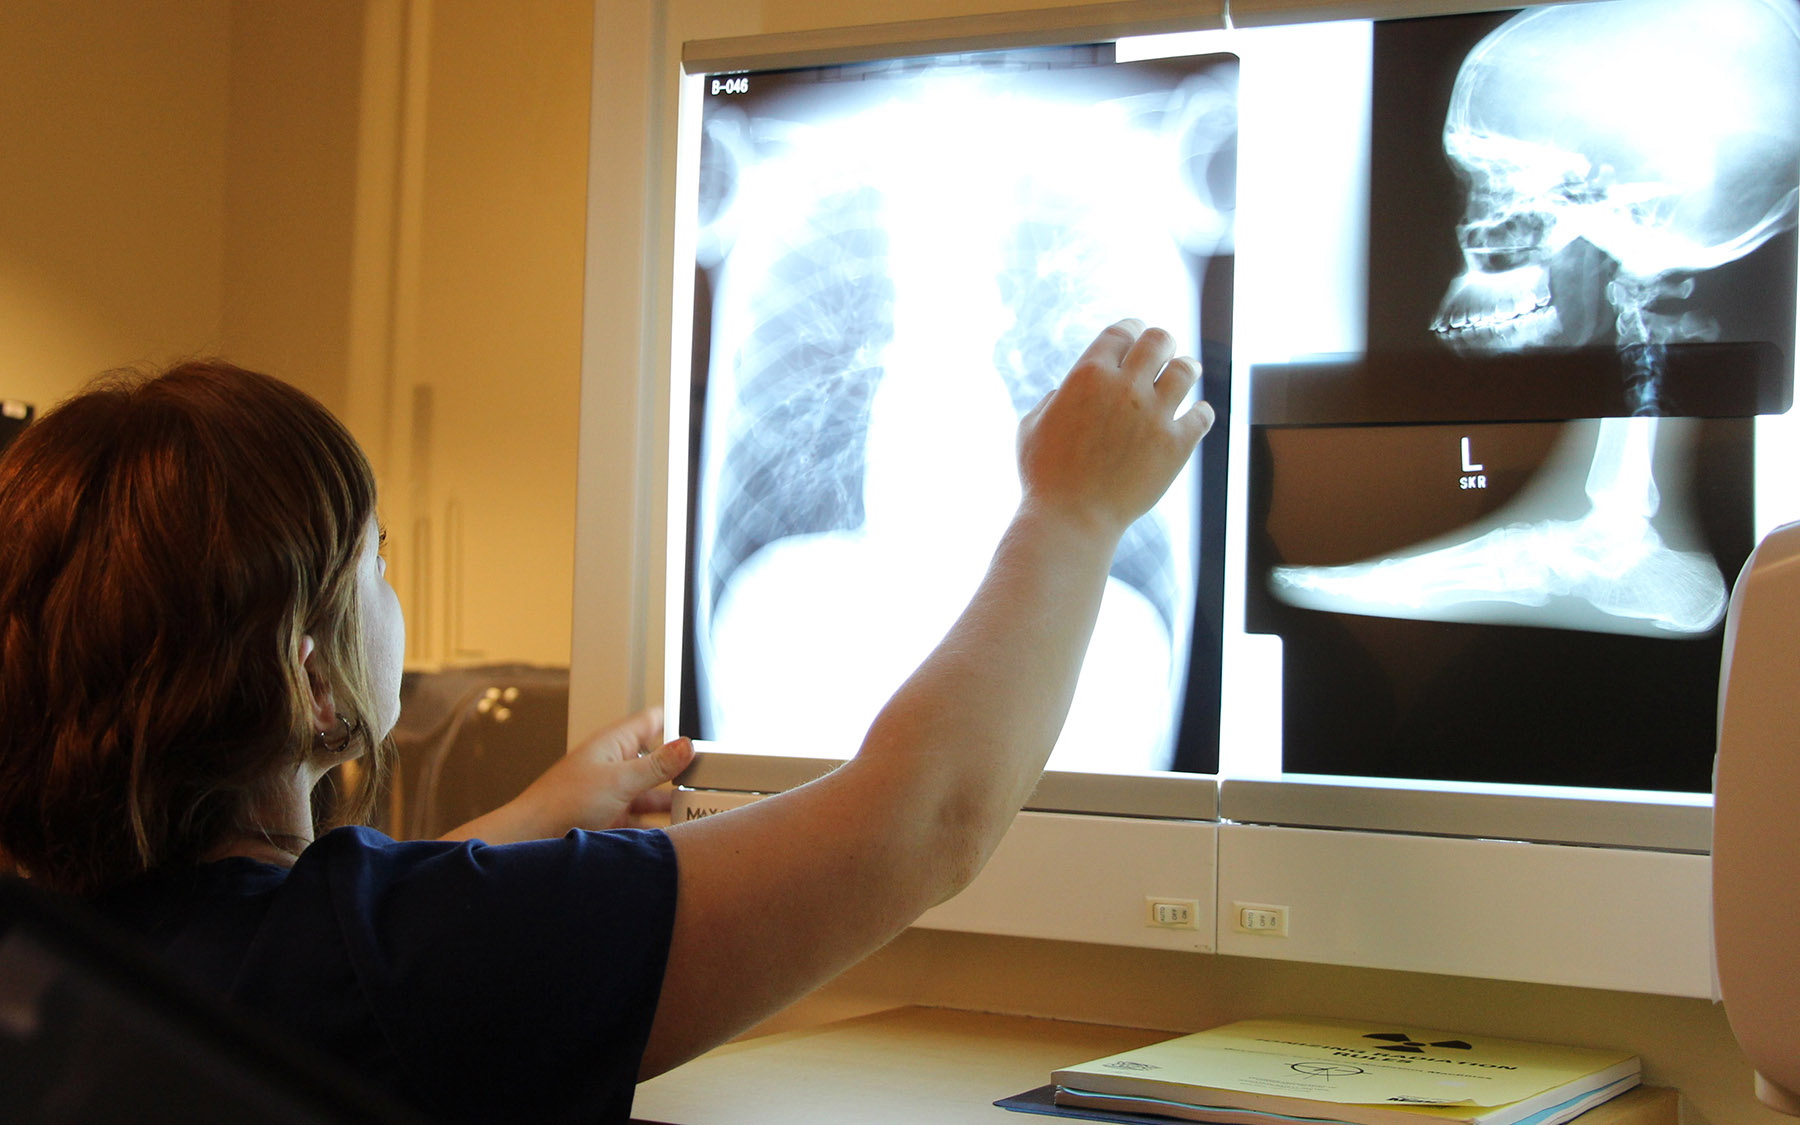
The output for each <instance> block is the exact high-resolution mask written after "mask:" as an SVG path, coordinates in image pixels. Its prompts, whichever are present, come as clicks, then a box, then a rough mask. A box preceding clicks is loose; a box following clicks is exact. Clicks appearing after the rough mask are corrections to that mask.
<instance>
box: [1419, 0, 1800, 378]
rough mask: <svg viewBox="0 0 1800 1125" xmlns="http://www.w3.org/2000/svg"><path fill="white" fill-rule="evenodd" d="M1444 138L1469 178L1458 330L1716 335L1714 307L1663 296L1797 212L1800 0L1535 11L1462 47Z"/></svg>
mask: <svg viewBox="0 0 1800 1125" xmlns="http://www.w3.org/2000/svg"><path fill="white" fill-rule="evenodd" d="M1444 151H1445V153H1446V155H1447V156H1448V157H1449V159H1450V160H1451V162H1452V163H1453V164H1454V165H1455V166H1456V169H1457V171H1458V173H1459V175H1460V176H1461V178H1462V179H1463V181H1464V183H1465V184H1466V185H1467V188H1468V212H1467V215H1466V218H1465V220H1464V222H1463V224H1462V226H1461V227H1460V228H1459V231H1458V234H1459V238H1460V241H1461V244H1462V247H1463V255H1464V259H1465V262H1466V270H1465V272H1464V273H1463V275H1462V276H1461V277H1460V278H1458V279H1457V280H1456V282H1455V283H1454V284H1453V285H1452V286H1451V288H1450V291H1449V293H1448V294H1446V296H1445V298H1444V302H1443V306H1442V308H1441V310H1440V313H1439V316H1438V319H1437V322H1436V324H1435V325H1434V327H1435V328H1436V330H1437V331H1438V332H1439V333H1441V334H1442V335H1443V336H1444V338H1445V339H1446V341H1447V342H1449V343H1451V344H1453V345H1454V346H1457V347H1460V348H1468V349H1475V350H1511V349H1515V348H1524V347H1533V346H1539V345H1547V344H1584V343H1590V342H1594V341H1603V340H1606V339H1609V338H1613V339H1617V340H1618V341H1619V342H1620V343H1621V344H1634V343H1640V344H1657V343H1668V342H1672V341H1681V340H1692V339H1706V338H1709V337H1710V336H1711V335H1712V332H1713V329H1712V326H1711V321H1710V318H1709V317H1708V315H1707V314H1706V313H1705V311H1704V310H1695V309H1691V308H1682V309H1678V310H1675V311H1672V310H1669V309H1666V308H1664V307H1662V306H1663V305H1669V304H1675V305H1679V304H1680V303H1681V302H1682V301H1683V299H1685V298H1686V297H1687V296H1689V295H1690V294H1691V286H1689V285H1687V284H1686V283H1687V282H1688V281H1690V280H1691V275H1693V274H1695V273H1698V272H1702V271H1705V270H1710V269H1713V268H1715V267H1717V266H1720V265H1723V264H1725V263H1727V262H1731V261H1734V260H1736V259H1738V258H1740V257H1742V256H1744V255H1745V254H1748V253H1750V252H1751V251H1753V250H1755V249H1756V248H1757V247H1759V246H1761V245H1762V244H1763V243H1764V242H1765V241H1767V240H1768V239H1769V238H1770V237H1772V236H1773V235H1775V234H1777V233H1779V232H1781V231H1783V230H1785V229H1787V228H1788V227H1790V226H1792V225H1793V222H1794V212H1795V195H1796V174H1795V167H1796V160H1797V159H1800V26H1797V18H1796V14H1795V9H1794V7H1793V5H1792V3H1791V0H1633V2H1623V3H1595V4H1572V5H1566V6H1562V7H1554V8H1539V9H1533V10H1531V11H1527V12H1524V13H1521V14H1520V15H1518V16H1515V17H1513V18H1512V19H1510V20H1508V21H1507V22H1506V23H1505V24H1503V25H1501V27H1499V28H1498V29H1496V30H1495V31H1494V32H1493V33H1492V34H1490V35H1489V36H1487V37H1486V38H1485V39H1483V40H1482V41H1481V43H1480V44H1479V45H1477V46H1476V47H1475V49H1474V50H1473V51H1471V52H1470V53H1469V55H1468V57H1467V59H1465V60H1464V62H1463V65H1462V68H1461V70H1460V71H1459V73H1458V75H1457V79H1456V85H1455V88H1454V90H1453V92H1452V95H1451V103H1450V109H1449V112H1448V114H1447V115H1446V119H1445V122H1444ZM1654 302H1661V304H1660V305H1659V306H1658V308H1656V309H1652V308H1650V307H1649V306H1650V305H1651V304H1652V303H1654ZM1608 313H1610V314H1611V315H1610V316H1608V315H1607V314H1608Z"/></svg>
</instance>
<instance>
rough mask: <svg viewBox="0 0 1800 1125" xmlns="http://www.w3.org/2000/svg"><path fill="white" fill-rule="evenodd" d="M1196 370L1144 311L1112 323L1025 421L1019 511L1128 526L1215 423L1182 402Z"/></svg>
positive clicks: (1098, 525)
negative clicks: (1144, 318) (1146, 321)
mask: <svg viewBox="0 0 1800 1125" xmlns="http://www.w3.org/2000/svg"><path fill="white" fill-rule="evenodd" d="M1199 379H1200V364H1199V363H1198V362H1197V361H1196V360H1194V359H1193V358H1192V357H1191V356H1177V355H1176V354H1175V340H1174V338H1173V337H1171V336H1170V335H1169V334H1168V333H1167V332H1165V331H1163V330H1162V329H1160V328H1145V327H1144V323H1143V321H1140V320H1122V321H1119V322H1118V323H1117V324H1114V325H1111V326H1109V327H1108V328H1107V329H1106V330H1105V331H1103V332H1101V333H1100V335H1099V336H1098V337H1096V338H1095V339H1094V342H1093V343H1092V344H1090V345H1088V348H1087V351H1086V352H1084V353H1083V354H1082V356H1081V358H1080V359H1078V360H1077V361H1076V362H1075V366H1074V367H1073V368H1071V369H1070V371H1069V374H1068V377H1067V378H1066V379H1064V380H1063V381H1062V383H1061V384H1060V385H1058V386H1057V388H1056V389H1055V390H1053V391H1051V392H1050V393H1049V394H1047V395H1045V396H1044V400H1043V401H1042V402H1040V403H1038V405H1037V407H1036V408H1035V409H1034V410H1032V411H1031V413H1030V414H1027V415H1026V416H1025V418H1024V420H1023V421H1022V422H1021V423H1020V425H1019V475H1020V478H1021V481H1022V483H1023V486H1024V503H1023V505H1022V510H1024V511H1035V512H1041V511H1045V510H1050V511H1057V512H1060V513H1063V514H1065V515H1068V516H1072V517H1074V518H1076V519H1077V520H1078V521H1080V522H1081V523H1083V524H1084V525H1086V526H1088V527H1091V528H1094V529H1097V530H1100V531H1101V532H1103V533H1105V534H1108V535H1113V536H1117V535H1120V534H1123V533H1124V531H1125V528H1126V526H1127V525H1128V524H1130V523H1131V522H1132V521H1133V520H1135V519H1137V518H1138V517H1139V516H1141V515H1143V514H1144V512H1146V511H1147V510H1149V508H1150V506H1151V505H1153V504H1155V503H1156V501H1157V499H1158V498H1159V497H1160V496H1162V494H1163V493H1164V492H1165V491H1167V490H1168V487H1169V485H1170V483H1171V482H1172V481H1174V479H1175V476H1176V474H1178V473H1179V472H1181V469H1182V466H1183V465H1185V464H1187V461H1188V458H1189V457H1190V456H1192V454H1193V452H1194V446H1195V445H1196V444H1197V443H1198V442H1199V441H1200V438H1201V437H1202V436H1203V435H1204V434H1205V433H1206V431H1207V430H1209V429H1210V428H1212V424H1213V409H1212V406H1211V405H1209V404H1208V403H1207V402H1205V401H1204V400H1196V401H1195V402H1194V403H1192V404H1191V405H1190V406H1189V407H1188V408H1187V409H1186V410H1181V409H1180V408H1181V405H1182V403H1183V402H1185V401H1186V400H1187V397H1188V394H1189V392H1190V391H1192V390H1193V389H1194V384H1195V383H1197V382H1198V381H1199Z"/></svg>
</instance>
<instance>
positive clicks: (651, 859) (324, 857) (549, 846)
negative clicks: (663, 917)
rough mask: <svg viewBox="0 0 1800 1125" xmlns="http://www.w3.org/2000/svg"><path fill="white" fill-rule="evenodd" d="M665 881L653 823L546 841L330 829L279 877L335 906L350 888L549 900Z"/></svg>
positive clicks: (670, 887) (666, 849) (626, 893)
mask: <svg viewBox="0 0 1800 1125" xmlns="http://www.w3.org/2000/svg"><path fill="white" fill-rule="evenodd" d="M674 881H675V850H674V847H673V846H672V845H671V844H670V843H669V839H668V837H667V836H666V835H665V834H664V833H663V832H661V831H659V830H655V829H626V830H618V831H612V832H586V831H581V830H579V829H578V830H575V831H572V832H570V833H568V834H567V835H565V836H561V837H557V838H554V839H547V840H531V841H526V842H522V843H513V844H487V843H484V842H483V841H481V840H395V839H393V838H392V837H390V836H387V835H386V834H384V833H382V832H380V831H377V830H376V829H373V828H366V827H349V828H339V829H335V830H333V831H331V832H328V833H326V834H325V835H324V836H322V837H320V838H319V839H318V840H317V841H316V842H315V843H314V844H313V845H312V846H311V847H309V848H307V849H306V851H305V852H303V853H302V854H301V856H300V859H299V861H298V862H297V863H296V864H295V865H294V870H293V873H292V875H291V876H290V878H289V883H290V884H293V887H292V888H291V889H295V890H298V889H299V888H300V887H301V886H308V885H313V884H318V885H320V886H321V888H322V889H323V888H329V889H330V893H332V895H333V897H334V898H337V899H338V900H339V902H340V904H342V903H343V901H344V898H343V896H345V895H352V896H355V897H359V898H369V899H382V900H385V901H389V902H407V901H412V900H419V901H420V902H421V904H424V903H429V902H431V901H433V900H439V899H445V898H448V899H449V900H450V901H452V902H455V903H458V904H468V903H471V902H482V901H487V902H491V903H493V904H494V905H495V906H496V907H500V906H505V905H508V904H523V903H526V902H538V903H542V902H544V901H546V900H549V901H556V900H558V899H561V898H565V897H567V896H568V894H569V892H571V891H575V890H581V891H583V892H592V891H596V890H598V891H602V892H603V893H605V894H606V895H607V896H608V897H610V898H612V899H613V900H614V901H619V900H621V899H632V898H644V899H648V900H652V901H660V900H664V899H666V900H668V901H670V902H672V901H673V896H674ZM646 905H648V903H647V904H646Z"/></svg>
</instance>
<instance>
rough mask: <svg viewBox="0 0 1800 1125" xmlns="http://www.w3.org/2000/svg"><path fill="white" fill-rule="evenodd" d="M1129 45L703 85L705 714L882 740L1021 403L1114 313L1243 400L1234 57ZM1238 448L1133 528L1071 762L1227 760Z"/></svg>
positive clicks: (982, 563)
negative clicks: (1135, 320)
mask: <svg viewBox="0 0 1800 1125" xmlns="http://www.w3.org/2000/svg"><path fill="white" fill-rule="evenodd" d="M1110 50H1111V49H1110V47H1082V48H1064V49H1056V50H1043V51H1027V52H1009V53H1004V54H984V55H971V56H959V57H954V58H940V59H928V60H902V61H897V62H894V61H891V62H887V63H881V64H869V65H862V66H845V67H827V68H814V69H806V70H798V71H788V72H780V73H757V74H748V75H743V76H716V77H709V78H708V79H707V80H706V81H707V83H708V88H707V91H706V98H705V108H704V133H703V137H704V139H703V142H702V151H701V153H700V158H699V176H698V183H699V197H700V198H699V210H700V214H699V223H698V234H697V240H696V241H697V263H696V286H695V313H694V322H695V337H694V350H693V367H694V375H695V378H694V388H695V389H694V399H693V404H692V422H693V429H694V434H693V440H692V462H691V467H690V476H689V480H690V488H691V489H692V490H693V493H694V497H693V502H692V503H691V505H690V509H691V511H690V516H691V522H692V526H691V527H690V529H689V536H688V549H689V570H688V574H689V584H690V591H689V611H688V612H689V643H688V645H687V646H686V651H687V653H688V655H689V658H690V660H691V666H690V667H689V668H687V669H686V670H685V672H684V677H683V679H684V692H683V696H684V698H683V712H684V714H683V728H682V729H683V730H684V731H691V732H694V733H697V734H698V735H699V736H700V737H703V738H709V739H717V740H721V741H725V742H729V743H730V744H731V745H732V746H733V747H734V748H741V749H750V750H757V751H765V752H769V751H773V752H788V753H817V752H825V753H828V754H835V755H840V756H847V755H849V754H852V753H854V752H855V750H856V748H857V746H858V745H859V744H860V742H861V740H862V736H863V734H864V732H865V731H866V730H867V727H868V725H869V723H870V721H871V720H872V719H873V718H874V716H875V714H876V712H877V711H878V710H879V708H880V706H881V705H882V703H883V702H885V700H886V699H887V698H888V696H889V695H891V694H892V693H893V691H894V690H895V689H896V688H897V687H898V686H899V685H900V684H901V683H902V682H903V681H904V679H905V678H906V677H907V676H908V675H909V674H910V673H911V672H912V670H913V669H914V668H915V667H916V666H917V665H918V663H919V662H920V661H921V660H922V659H923V658H924V657H925V655H926V654H927V653H928V652H929V651H930V649H931V647H932V646H933V645H934V644H935V643H936V642H937V641H938V640H939V639H940V638H941V637H942V636H943V634H944V633H945V631H946V630H947V629H948V628H949V626H950V625H951V623H952V622H953V621H954V620H955V618H956V616H957V615H958V614H959V613H960V611H961V610H962V608H963V607H964V605H965V604H966V603H967V601H968V599H969V597H970V595H971V594H972V593H973V592H974V590H975V586H976V584H977V582H978V581H979V580H980V578H981V576H982V574H983V572H984V571H985V569H986V566H987V563H988V560H989V558H990V557H991V555H992V552H993V549H994V547H995V545H996V543H997V541H998V538H999V535H1000V533H1001V531H1002V530H1003V528H1004V527H1005V525H1006V523H1007V520H1008V518H1009V517H1010V515H1011V513H1012V510H1013V508H1014V506H1015V505H1016V503H1017V500H1018V495H1019V493H1018V479H1017V470H1016V468H1015V464H1014V441H1015V432H1016V429H1017V424H1018V420H1019V418H1020V417H1022V416H1023V415H1024V414H1025V413H1026V412H1027V411H1029V410H1030V409H1031V408H1032V407H1033V406H1035V405H1036V404H1037V402H1038V401H1039V400H1040V399H1041V398H1042V397H1043V395H1044V394H1045V393H1046V392H1047V391H1049V390H1050V389H1051V388H1052V387H1054V386H1055V385H1056V383H1057V382H1058V381H1059V380H1060V379H1061V377H1062V376H1063V374H1064V373H1065V372H1066V371H1067V368H1068V366H1069V364H1070V363H1071V362H1072V361H1073V360H1074V359H1075V357H1076V356H1077V355H1079V354H1080V352H1081V350H1082V349H1083V348H1084V347H1085V346H1086V344H1087V343H1088V341H1089V340H1090V339H1091V338H1092V337H1093V336H1094V334H1095V333H1097V332H1098V331H1099V330H1100V329H1101V328H1103V327H1105V326H1106V325H1107V324H1108V323H1110V322H1112V321H1114V320H1116V319H1118V318H1119V317H1122V316H1126V315H1132V316H1138V317H1141V318H1143V319H1145V320H1147V321H1150V322H1152V323H1156V324H1161V325H1163V326H1165V327H1167V328H1168V329H1169V330H1170V331H1171V332H1172V333H1174V335H1175V336H1176V338H1177V340H1178V344H1179V346H1180V347H1181V348H1182V350H1184V351H1187V352H1191V353H1193V354H1196V355H1201V356H1203V358H1207V359H1209V360H1210V359H1211V358H1215V357H1216V358H1218V359H1219V360H1220V362H1218V363H1217V364H1216V365H1214V364H1212V363H1210V362H1209V364H1208V367H1209V370H1208V372H1207V375H1206V382H1205V384H1204V390H1205V393H1206V395H1207V397H1208V398H1209V399H1211V400H1213V403H1214V406H1215V408H1218V409H1220V410H1221V411H1223V409H1224V408H1225V407H1226V406H1228V395H1227V393H1226V392H1227V384H1226V382H1225V374H1226V372H1227V370H1228V368H1229V362H1228V360H1226V359H1225V358H1224V357H1225V352H1224V349H1225V348H1226V347H1227V345H1228V341H1229V334H1230V284H1229V280H1230V262H1231V253H1232V216H1233V207H1234V200H1233V191H1234V187H1235V173H1234V158H1235V143H1236V105H1235V95H1236V82H1235V77H1236V71H1235V60H1233V59H1231V58H1229V57H1221V56H1212V57H1206V58H1185V59H1175V60H1159V61H1155V62H1141V63H1127V64H1114V63H1112V62H1111V61H1110ZM1221 432H1222V428H1221ZM1219 444H1220V446H1221V447H1222V446H1223V443H1222V442H1221V443H1219ZM1208 456H1211V457H1215V458H1222V457H1223V449H1222V448H1221V449H1219V450H1218V451H1217V452H1216V453H1214V454H1209V455H1208ZM1217 463H1218V465H1219V466H1220V469H1219V470H1218V471H1216V472H1215V471H1209V469H1208V467H1207V466H1208V464H1209V462H1203V461H1201V460H1197V461H1196V463H1195V464H1194V465H1192V466H1190V467H1189V469H1188V470H1187V471H1186V472H1184V474H1183V475H1182V477H1181V478H1180V479H1179V480H1178V481H1177V483H1176V484H1175V486H1174V487H1173V488H1172V489H1171V490H1170V491H1169V493H1168V495H1167V497H1166V498H1165V499H1164V500H1163V501H1162V502H1161V503H1160V504H1159V505H1158V506H1157V507H1156V508H1155V509H1154V510H1153V511H1152V512H1151V513H1150V514H1148V515H1147V516H1145V517H1144V518H1143V519H1141V520H1140V521H1138V523H1137V524H1135V525H1134V526H1133V527H1132V528H1131V529H1130V531H1129V533H1128V534H1127V536H1126V538H1125V541H1124V543H1123V545H1122V546H1121V548H1120V550H1119V553H1118V556H1117V557H1116V559H1115V561H1114V564H1113V567H1112V571H1111V577H1110V579H1109V582H1108V585H1107V590H1106V593H1105V596H1104V601H1103V604H1102V608H1101V614H1100V620H1099V624H1098V626H1097V628H1096V630H1095V634H1094V639H1093V642H1092V645H1091V647H1090V650H1089V654H1088V660H1087V663H1086V665H1085V666H1084V668H1083V672H1082V676H1081V680H1080V684H1079V687H1078V689H1077V694H1076V699H1075V702H1074V705H1073V710H1072V713H1071V715H1070V718H1069V721H1068V723H1067V724H1066V725H1065V730H1064V735H1063V738H1062V741H1061V742H1060V743H1059V745H1058V748H1057V751H1056V754H1055V756H1054V757H1053V758H1052V761H1051V764H1052V766H1053V767H1055V768H1062V769H1075V770H1090V771H1105V772H1118V771H1143V770H1161V769H1168V768H1171V767H1175V766H1179V767H1180V768H1183V769H1189V770H1198V771H1202V772H1210V771H1211V770H1213V769H1215V768H1216V761H1217V757H1216V755H1217V748H1216V729H1217V711H1218V699H1217V697H1218V687H1217V673H1216V665H1217V659H1218V656H1217V654H1218V648H1219V633H1218V629H1219V609H1218V607H1219V601H1220V597H1221V595H1220V593H1219V589H1218V579H1217V576H1216V575H1217V571H1218V570H1219V567H1218V566H1217V565H1216V563H1215V565H1213V566H1212V567H1211V568H1210V570H1211V575H1210V577H1209V578H1205V579H1203V578H1202V577H1201V566H1200V559H1201V557H1202V555H1203V554H1204V553H1206V552H1211V554H1212V557H1213V558H1214V559H1215V560H1216V559H1217V558H1218V557H1219V554H1220V553H1221V552H1222V545H1221V540H1222V535H1223V530H1222V520H1223V515H1222V509H1223V499H1222V497H1223V491H1222V490H1223V483H1224V482H1223V471H1222V466H1223V463H1224V462H1223V460H1222V459H1221V460H1218V462H1217ZM1196 665H1197V666H1199V667H1201V668H1203V669H1205V672H1204V674H1201V675H1198V676H1195V677H1194V681H1195V684H1196V685H1197V690H1196V692H1194V693H1190V692H1189V690H1188V688H1189V680H1190V669H1191V668H1192V667H1194V666H1196ZM1209 690H1210V699H1208V698H1207V692H1208V691H1209ZM1190 694H1193V695H1195V696H1196V698H1192V699H1191V698H1190ZM1196 711H1197V714H1196ZM1184 725H1185V726H1186V727H1187V728H1188V729H1190V730H1193V731H1198V732H1200V736H1199V737H1198V738H1197V739H1193V740H1186V739H1184V738H1183V736H1182V730H1183V728H1184ZM1189 742H1191V743H1192V744H1191V745H1189V744H1187V743H1189ZM1178 747H1185V748H1183V749H1182V750H1181V751H1180V753H1178Z"/></svg>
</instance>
